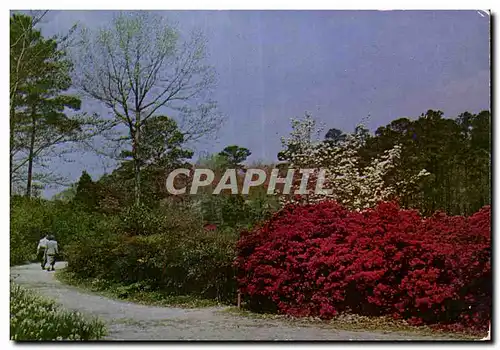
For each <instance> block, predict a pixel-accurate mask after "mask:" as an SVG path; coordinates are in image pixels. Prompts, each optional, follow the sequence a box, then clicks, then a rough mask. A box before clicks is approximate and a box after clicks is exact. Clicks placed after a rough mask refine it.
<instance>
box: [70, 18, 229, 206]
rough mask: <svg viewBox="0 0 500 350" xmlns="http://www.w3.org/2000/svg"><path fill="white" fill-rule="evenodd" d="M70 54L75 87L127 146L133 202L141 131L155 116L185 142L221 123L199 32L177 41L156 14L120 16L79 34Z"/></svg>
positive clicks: (173, 31)
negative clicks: (105, 111) (109, 119)
mask: <svg viewBox="0 0 500 350" xmlns="http://www.w3.org/2000/svg"><path fill="white" fill-rule="evenodd" d="M81 37H82V42H81V45H78V48H79V50H77V51H76V52H75V54H76V55H75V63H76V70H75V72H76V77H75V78H76V79H75V82H76V83H77V84H78V86H79V88H80V89H81V90H82V91H83V92H84V93H85V94H86V95H87V96H90V97H92V98H93V99H95V100H97V101H100V102H102V103H103V104H104V105H105V106H106V107H107V108H109V109H110V111H112V113H113V118H114V120H115V121H116V125H117V127H119V126H121V127H122V128H123V126H124V127H125V128H126V130H127V132H126V135H123V134H122V136H121V137H119V138H118V139H116V141H117V142H123V141H126V142H127V143H128V145H131V152H132V158H133V162H134V179H135V181H134V183H135V186H134V187H135V188H134V190H135V202H136V204H139V203H140V195H141V189H140V182H141V178H140V174H141V160H140V159H139V158H140V154H141V153H140V151H139V148H140V147H141V129H142V127H143V126H144V124H145V123H146V122H147V121H148V120H149V119H150V118H154V117H155V116H156V115H157V114H156V113H160V112H161V114H163V115H165V114H168V115H172V117H173V118H174V119H175V120H176V121H177V123H178V125H179V128H180V130H181V131H182V132H183V133H184V135H185V138H186V140H190V141H192V140H194V139H198V138H200V137H203V136H207V135H208V134H211V133H212V132H214V131H215V130H216V129H217V128H218V126H219V125H220V123H221V116H220V115H219V114H217V112H216V104H215V103H214V102H213V101H211V100H210V92H211V88H212V87H213V86H214V84H215V74H214V71H213V69H212V68H211V67H209V66H207V65H206V64H205V63H204V61H205V54H206V53H205V52H206V48H205V43H206V41H205V39H204V37H203V35H202V34H201V33H199V32H194V33H193V34H192V35H191V37H190V38H189V39H188V40H186V41H184V40H181V36H180V33H179V31H178V30H177V29H176V28H175V27H173V26H172V25H170V24H169V23H167V22H166V21H165V20H164V19H163V18H162V17H161V16H158V15H153V14H151V13H148V12H142V11H141V12H125V13H121V14H119V15H117V16H116V17H115V18H114V20H113V22H112V23H111V25H109V26H107V27H103V28H101V29H99V30H97V31H93V32H91V31H89V30H83V31H82V32H81Z"/></svg>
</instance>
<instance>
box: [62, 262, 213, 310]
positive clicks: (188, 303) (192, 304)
mask: <svg viewBox="0 0 500 350" xmlns="http://www.w3.org/2000/svg"><path fill="white" fill-rule="evenodd" d="M55 276H56V278H57V279H58V280H59V281H61V282H63V283H65V284H68V285H71V286H74V287H78V288H81V289H83V290H86V291H90V292H94V293H97V294H100V295H102V296H106V297H108V298H111V299H119V300H124V301H130V302H134V303H137V304H143V305H153V306H166V307H179V308H204V307H214V306H222V304H220V303H218V302H217V301H216V300H210V299H202V298H199V297H197V296H192V295H169V294H166V293H162V292H159V291H154V290H149V289H148V287H147V286H146V285H143V284H140V283H134V284H131V285H127V286H125V285H120V284H117V283H110V282H109V281H106V280H103V279H81V278H77V277H76V276H75V274H73V273H71V272H68V271H66V270H64V269H63V270H59V271H57V272H56V275H55Z"/></svg>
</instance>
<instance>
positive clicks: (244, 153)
mask: <svg viewBox="0 0 500 350" xmlns="http://www.w3.org/2000/svg"><path fill="white" fill-rule="evenodd" d="M251 154H252V152H250V150H249V149H248V148H245V147H240V146H236V145H232V146H227V147H226V148H224V149H223V150H222V151H221V152H220V153H219V155H220V156H222V157H224V158H226V159H227V162H228V163H229V164H230V165H232V166H234V167H241V163H243V162H244V161H245V160H246V159H247V158H248V157H249V156H250V155H251Z"/></svg>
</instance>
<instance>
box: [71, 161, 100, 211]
mask: <svg viewBox="0 0 500 350" xmlns="http://www.w3.org/2000/svg"><path fill="white" fill-rule="evenodd" d="M73 203H76V204H78V205H80V206H81V207H83V208H84V209H85V210H90V211H92V210H95V209H96V208H97V207H98V205H99V192H98V184H96V183H95V182H94V181H92V177H91V176H90V175H89V173H87V172H86V171H83V172H82V175H81V176H80V179H79V180H78V182H77V183H76V193H75V196H74V198H73Z"/></svg>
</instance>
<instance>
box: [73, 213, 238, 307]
mask: <svg viewBox="0 0 500 350" xmlns="http://www.w3.org/2000/svg"><path fill="white" fill-rule="evenodd" d="M133 210H141V209H139V208H135V209H133ZM162 210H163V214H161V211H160V210H158V211H157V212H155V215H158V217H157V218H156V219H154V220H156V221H155V222H158V226H157V227H156V232H154V231H147V229H144V228H143V227H137V226H133V227H134V229H137V231H134V232H142V234H140V235H133V236H131V233H130V232H131V231H130V227H128V228H124V227H123V226H121V230H122V231H118V232H117V233H109V234H106V235H95V236H92V237H81V238H78V239H76V240H75V241H73V243H72V244H71V245H70V246H69V247H68V248H67V252H66V257H67V261H68V271H69V272H72V273H74V274H75V275H76V276H77V277H79V278H85V279H88V278H100V279H106V280H109V281H111V282H113V283H120V284H122V285H124V286H125V287H123V288H122V291H123V292H124V294H127V293H132V292H134V293H135V292H137V290H136V289H134V288H136V287H137V286H138V285H137V284H136V283H141V286H147V287H148V288H150V291H158V292H161V293H164V294H166V295H196V296H199V297H202V298H209V299H217V300H232V299H233V298H234V295H235V294H234V293H235V284H234V283H235V282H234V278H233V276H234V272H233V266H232V263H233V259H234V256H235V255H234V246H235V243H236V240H237V238H238V234H237V233H236V232H234V231H232V230H216V231H207V230H205V229H204V228H203V226H202V221H201V220H198V219H196V215H193V216H194V218H195V219H189V217H188V216H187V215H186V214H188V212H186V211H182V210H177V211H176V212H175V211H174V210H173V209H166V208H163V209H162ZM169 210H170V211H169ZM142 212H143V213H145V211H142ZM128 213H129V214H130V212H128ZM134 215H138V214H137V213H136V214H134ZM149 215H150V216H148V218H149V220H153V218H152V217H151V215H152V214H149ZM138 216H140V215H138ZM161 221H163V223H162V222H161ZM146 227H147V226H146ZM160 229H161V230H163V231H162V232H160ZM146 233H147V235H146ZM89 261H91V263H89ZM134 284H135V285H134ZM134 286H135V287H134Z"/></svg>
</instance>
